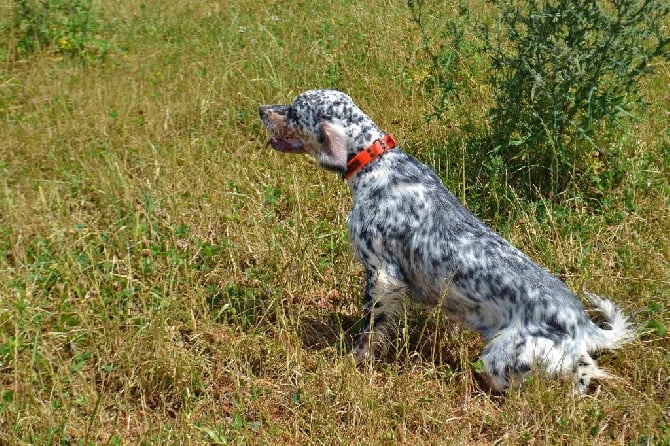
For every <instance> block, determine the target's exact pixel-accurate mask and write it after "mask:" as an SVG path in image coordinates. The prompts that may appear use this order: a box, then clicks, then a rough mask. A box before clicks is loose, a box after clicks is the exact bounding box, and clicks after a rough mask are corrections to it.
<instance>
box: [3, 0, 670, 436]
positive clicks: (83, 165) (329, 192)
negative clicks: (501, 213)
mask: <svg viewBox="0 0 670 446" xmlns="http://www.w3.org/2000/svg"><path fill="white" fill-rule="evenodd" d="M6 4H9V2H6ZM2 8H3V10H6V8H7V6H3V7H2ZM98 8H99V9H98V12H97V14H98V15H99V17H101V18H102V19H104V23H105V26H104V27H103V30H102V31H101V32H102V33H103V36H102V37H104V38H106V39H108V40H109V42H110V43H111V48H112V49H111V50H110V52H109V53H108V55H107V57H106V58H105V59H104V60H103V61H95V60H89V61H86V62H82V61H81V60H79V59H76V58H70V57H62V56H59V55H58V54H54V53H53V52H49V51H47V50H45V51H42V52H39V53H37V54H34V55H32V56H30V57H27V58H25V59H24V60H21V61H14V62H9V61H5V62H4V63H3V65H2V66H1V68H0V117H1V118H2V120H1V123H0V141H2V143H0V397H1V398H0V443H2V444H27V443H34V444H89V443H90V444H154V443H155V444H163V443H165V444H207V443H212V444H229V443H232V444H342V443H346V444H396V443H400V444H488V443H494V442H498V443H501V444H521V443H523V444H554V443H565V444H587V443H589V444H668V443H669V442H670V419H669V417H670V413H669V410H670V382H669V376H670V366H669V363H670V340H669V338H668V335H667V333H666V332H664V330H663V328H662V326H666V327H667V326H668V325H670V309H669V308H668V303H667V302H668V297H670V273H669V271H670V260H669V259H670V238H669V237H668V234H670V210H669V205H670V198H669V197H670V187H669V185H668V182H669V180H670V158H669V156H670V153H669V152H668V150H669V147H670V133H669V132H670V127H669V126H668V116H669V112H670V96H669V93H668V91H669V90H668V84H669V83H670V69H668V67H667V66H666V67H658V69H657V71H656V74H655V75H654V76H653V77H651V78H650V79H649V82H648V84H647V85H646V86H645V91H646V95H645V96H646V97H647V98H648V100H649V101H650V102H651V104H650V106H649V108H648V110H647V111H646V112H645V114H644V117H643V119H642V120H641V121H640V122H639V123H637V125H636V128H635V130H634V132H631V137H630V138H631V143H630V144H628V145H629V147H630V149H629V151H630V158H631V160H632V162H633V164H634V166H636V169H634V170H632V171H631V172H630V174H629V177H628V178H626V180H625V181H624V184H623V185H622V186H621V187H620V188H617V189H616V190H613V191H611V203H610V205H609V206H608V207H607V208H606V209H605V210H603V211H601V212H599V213H594V212H593V211H592V210H591V209H589V208H587V207H586V206H584V205H579V204H575V205H574V206H573V207H571V208H569V212H566V211H565V209H563V208H561V209H554V210H551V209H550V212H549V213H548V216H546V217H542V218H540V217H539V216H538V215H539V213H538V212H536V209H535V208H533V207H532V206H528V205H523V204H521V203H516V204H515V205H514V206H513V207H512V208H510V209H508V210H507V214H506V218H505V221H491V223H492V224H495V225H497V226H498V227H499V228H500V229H501V230H502V231H503V232H504V233H505V235H506V236H507V237H509V238H510V239H511V240H512V241H514V243H515V244H517V245H518V246H520V247H522V249H524V250H525V251H526V252H528V253H529V254H530V255H532V256H533V257H534V258H535V259H537V260H538V261H539V262H540V263H542V264H543V265H545V266H546V267H548V268H549V269H551V270H552V271H554V272H556V273H558V274H560V275H561V276H562V277H563V278H565V279H566V280H567V281H568V283H569V284H570V285H571V286H572V287H573V288H574V289H580V288H581V285H582V283H584V282H587V283H588V285H589V288H590V289H591V290H592V291H594V292H598V293H602V294H607V295H611V296H613V297H614V299H615V300H616V301H618V302H620V303H621V304H622V305H623V306H624V307H625V308H626V310H627V311H628V312H629V313H631V314H632V315H633V317H634V318H635V320H636V321H637V323H638V324H639V325H640V326H641V327H650V329H649V330H647V331H646V332H645V334H644V335H643V336H642V337H641V339H640V340H639V341H636V342H634V343H632V344H630V345H628V346H626V347H625V348H623V349H622V350H620V351H618V352H615V353H607V354H605V355H603V357H602V358H601V362H602V363H603V364H604V365H605V366H606V367H607V368H608V369H609V370H611V371H612V372H613V373H615V374H617V375H619V376H621V377H623V378H624V379H623V380H621V381H612V382H607V383H603V385H602V387H601V388H599V389H597V391H596V392H594V393H593V394H592V395H591V396H589V397H587V398H584V399H576V398H575V397H574V396H573V395H572V394H571V392H570V386H569V385H567V384H565V383H562V382H560V381H556V380H547V379H545V378H542V377H539V376H538V377H533V379H530V380H529V381H528V382H527V383H526V384H524V385H523V386H522V387H521V388H515V389H513V390H511V391H509V392H508V393H507V394H506V395H504V396H491V395H489V394H487V393H486V392H485V391H484V390H482V387H481V386H480V382H479V378H478V375H477V373H476V368H477V367H476V358H477V353H478V351H479V349H480V348H481V341H480V340H479V339H478V338H477V337H476V336H475V335H473V334H472V333H470V332H467V331H462V330H458V329H456V328H454V327H453V326H452V325H450V324H449V323H446V322H445V321H444V320H443V319H442V318H440V317H439V315H435V314H432V313H431V312H429V311H426V310H417V309H412V311H409V312H408V319H409V320H410V321H409V323H408V325H407V329H406V330H405V334H404V336H403V338H402V340H401V342H399V344H398V347H397V349H396V353H395V355H392V357H391V358H389V360H388V361H386V362H383V363H381V364H378V365H376V366H374V367H372V368H370V369H356V368H355V366H354V365H353V364H352V362H351V360H350V358H349V357H348V356H347V354H346V349H343V348H340V344H341V342H340V341H344V343H345V344H346V337H345V336H343V333H344V332H345V331H346V330H347V329H348V328H350V327H351V326H352V325H353V324H354V323H355V321H356V320H357V317H358V305H359V300H360V293H361V282H362V276H361V271H360V267H359V265H358V264H357V262H356V261H355V260H354V259H353V257H352V255H351V251H350V248H349V245H348V241H347V235H346V230H345V227H344V219H345V216H346V213H347V211H348V206H349V203H350V198H349V192H348V191H347V189H346V187H345V185H344V184H342V182H341V181H338V179H337V178H335V177H334V176H333V175H332V174H329V173H327V172H323V171H319V170H317V168H316V166H315V165H314V163H313V162H312V161H311V160H309V159H306V158H303V157H289V156H280V155H279V154H276V153H273V152H271V151H270V150H268V149H264V148H263V144H264V140H265V137H266V134H265V132H264V131H263V130H262V129H261V128H260V123H259V121H258V119H257V115H256V109H257V106H258V104H259V103H271V102H282V101H287V100H290V99H291V98H292V97H293V96H294V95H296V94H297V93H299V92H301V91H303V90H305V89H308V88H314V87H334V88H338V89H342V90H345V91H347V92H349V93H350V94H351V95H352V96H353V97H354V98H356V100H357V102H359V103H360V105H361V107H362V108H363V109H364V110H367V111H369V113H370V114H371V115H372V116H373V117H374V119H375V120H376V121H377V122H378V123H379V124H380V126H381V127H382V128H385V129H388V130H390V131H393V133H394V134H395V135H396V136H397V137H398V139H399V140H400V141H405V145H406V147H408V148H410V149H411V150H412V151H413V152H414V153H416V154H417V156H419V157H422V156H423V155H425V158H424V159H426V160H428V161H430V155H431V154H430V153H428V152H424V149H423V147H425V146H426V144H428V142H435V141H439V140H440V138H442V137H443V136H444V134H445V133H446V132H448V131H450V129H445V128H441V127H440V126H438V125H436V124H434V123H426V122H425V121H424V119H423V117H424V115H425V114H426V113H427V112H428V110H429V108H430V101H431V99H432V98H431V96H430V95H428V94H426V93H425V92H424V89H423V88H422V86H421V83H420V82H419V81H418V80H419V79H420V78H421V73H420V72H419V70H420V64H421V61H420V60H419V59H420V57H421V54H420V42H419V38H418V36H417V35H416V33H415V31H414V29H413V28H412V26H411V25H410V21H409V19H408V13H407V11H406V10H405V8H404V6H402V5H399V4H396V3H390V2H384V1H374V2H372V3H366V4H365V5H363V4H356V3H354V2H351V3H350V2H345V3H343V4H337V5H330V4H328V3H317V2H293V3H285V2H284V3H279V2H266V3H263V2H260V3H259V2H255V1H254V2H252V1H246V0H241V1H235V2H232V3H229V2H221V3H216V2H207V1H199V0H196V1H192V2H187V3H183V2H176V3H174V4H168V3H166V2H147V3H140V2H135V1H132V0H123V1H120V2H113V3H105V4H99V5H98ZM449 13H450V11H449V10H448V9H446V10H445V14H449ZM11 44H12V43H11V41H10V43H9V45H11ZM472 107H473V109H474V108H476V107H480V105H478V104H474V103H473V105H472ZM454 126H455V127H458V123H455V124H454ZM633 139H634V141H633ZM447 159H448V160H449V163H450V164H449V165H448V166H439V167H441V168H443V170H442V172H443V174H444V177H445V181H446V182H447V184H449V186H450V187H451V188H452V189H453V190H454V191H455V192H457V193H458V194H461V193H465V195H466V196H467V191H468V187H470V184H468V182H467V181H468V180H467V179H465V180H463V179H462V177H461V176H460V174H459V173H458V172H459V170H458V169H457V168H455V169H453V171H452V170H450V169H446V168H445V167H447V168H448V167H449V166H451V165H458V163H459V160H460V156H459V154H448V155H447Z"/></svg>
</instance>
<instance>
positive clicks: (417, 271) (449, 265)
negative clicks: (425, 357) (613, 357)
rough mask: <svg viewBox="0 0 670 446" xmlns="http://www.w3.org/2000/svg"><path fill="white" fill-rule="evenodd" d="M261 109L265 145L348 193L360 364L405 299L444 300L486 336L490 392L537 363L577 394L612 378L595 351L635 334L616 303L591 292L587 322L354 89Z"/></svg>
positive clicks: (569, 297) (448, 309)
mask: <svg viewBox="0 0 670 446" xmlns="http://www.w3.org/2000/svg"><path fill="white" fill-rule="evenodd" d="M259 113H260V117H261V120H262V121H263V125H264V126H265V127H266V128H267V130H268V131H269V132H270V133H271V137H270V139H269V141H268V144H269V145H270V146H272V147H273V148H274V149H276V150H278V151H279V152H285V153H306V154H309V155H312V156H313V157H315V158H316V159H317V161H318V164H319V165H320V166H321V167H324V168H326V169H329V170H331V171H334V172H337V173H338V174H340V175H341V176H342V177H343V178H344V179H345V180H346V181H347V183H348V185H349V188H350V189H351V193H352V197H353V205H352V209H351V213H350V214H349V218H348V223H347V224H348V228H349V234H350V237H351V241H352V243H353V245H354V249H355V252H356V254H357V255H358V257H359V258H360V260H361V262H362V264H363V268H364V270H365V277H366V282H365V296H364V318H363V325H362V329H361V331H360V333H359V334H358V336H357V340H356V342H355V345H354V350H353V354H354V357H355V358H356V360H357V361H361V360H364V359H366V358H369V357H372V352H373V351H374V348H380V347H383V345H384V343H385V341H387V340H388V338H389V337H390V336H391V335H392V333H393V330H392V327H393V325H394V313H396V311H397V309H398V306H399V305H398V304H399V302H400V300H401V299H402V298H405V297H409V298H411V299H414V300H416V301H418V302H421V303H424V304H427V305H433V306H435V305H441V306H442V308H443V310H444V312H445V313H446V314H447V315H449V316H450V317H452V318H454V319H456V320H458V321H461V322H463V323H465V324H466V325H467V326H468V327H470V328H471V329H472V330H475V331H477V332H478V333H479V334H481V336H483V337H484V338H485V339H486V341H487V344H486V346H485V347H484V349H483V351H482V353H481V360H482V363H483V366H484V371H485V373H486V374H487V376H488V378H489V379H488V381H489V383H490V386H491V389H492V390H494V391H502V390H503V389H505V388H506V387H508V385H509V383H510V379H511V378H513V377H518V376H523V375H525V374H527V373H528V372H530V370H531V369H532V368H534V367H540V368H541V370H543V371H545V372H547V373H548V374H550V375H568V376H574V378H575V385H576V390H577V391H578V392H580V393H582V394H583V393H585V392H586V390H587V388H588V386H589V383H590V380H591V378H599V377H600V378H602V377H608V376H609V375H608V374H607V373H606V372H604V371H603V370H601V369H599V368H598V366H597V365H596V363H595V361H594V360H593V359H592V358H591V356H590V353H591V352H595V351H598V350H602V349H614V348H617V347H619V346H621V345H622V344H623V343H625V342H627V341H629V340H631V339H632V338H633V329H632V326H631V324H630V323H629V321H628V320H627V319H626V317H625V316H624V315H623V314H622V312H621V311H620V309H619V308H617V307H616V306H615V305H614V304H613V303H612V302H610V301H608V300H606V299H602V298H599V297H597V296H595V295H591V294H588V295H586V296H585V297H586V299H587V300H588V301H589V302H590V304H591V305H593V306H595V307H596V308H597V309H599V311H600V312H601V313H602V315H603V316H604V319H605V320H606V324H607V325H608V327H606V328H601V327H600V326H598V325H597V324H596V323H594V322H593V321H592V320H591V319H590V318H589V317H588V316H587V314H586V313H585V311H584V308H583V307H582V305H581V303H580V301H579V300H578V299H577V298H576V297H575V295H574V294H573V293H572V292H570V290H569V289H568V287H567V286H566V285H565V284H564V283H563V282H562V281H561V280H559V279H558V278H557V277H555V276H553V275H552V274H550V273H549V272H547V271H546V270H544V269H543V268H542V267H540V266H539V265H538V264H537V263H535V262H533V261H532V260H531V259H530V258H529V257H528V256H526V255H525V254H523V253H522V252H521V251H519V250H518V249H517V248H515V247H514V246H512V245H511V244H510V243H509V242H507V241H506V240H504V239H503V238H502V237H500V236H499V235H497V234H496V233H494V232H493V231H492V230H491V229H489V228H488V227H487V226H486V225H485V224H484V223H483V222H481V221H480V220H478V219H477V218H476V217H475V216H474V215H472V214H471V213H470V212H469V211H468V210H467V209H466V208H465V207H464V206H463V205H461V203H460V202H459V201H458V200H457V199H456V197H454V195H452V194H451V193H450V192H449V191H448V190H447V189H446V188H445V187H444V186H443V185H442V183H441V181H440V179H439V178H438V177H437V175H436V174H435V173H434V172H433V171H432V170H431V169H430V168H429V167H427V166H426V165H424V164H422V163H421V162H419V161H417V160H416V159H415V158H414V157H412V156H410V155H408V154H407V153H405V152H404V151H402V150H401V149H399V148H397V147H395V140H394V139H393V137H392V136H391V135H389V134H386V133H384V132H383V131H382V130H381V129H380V128H379V127H377V125H375V124H374V123H373V122H372V120H371V119H370V118H369V117H368V116H367V115H366V114H365V113H363V112H362V111H361V110H360V109H359V108H358V107H357V106H356V105H355V104H354V102H353V101H352V99H351V98H350V97H349V96H347V95H346V94H344V93H341V92H338V91H332V90H311V91H307V92H305V93H303V94H301V95H299V96H298V97H297V98H296V99H295V100H294V102H293V103H292V104H291V105H265V106H261V107H260V109H259ZM373 347H374V348H373Z"/></svg>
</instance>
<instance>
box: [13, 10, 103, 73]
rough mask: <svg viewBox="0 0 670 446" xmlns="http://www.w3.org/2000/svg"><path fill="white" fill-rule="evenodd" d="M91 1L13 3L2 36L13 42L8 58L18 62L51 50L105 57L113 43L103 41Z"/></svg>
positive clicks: (61, 52) (76, 54)
mask: <svg viewBox="0 0 670 446" xmlns="http://www.w3.org/2000/svg"><path fill="white" fill-rule="evenodd" d="M99 27H100V26H99V22H98V21H97V20H96V19H95V16H94V13H93V8H92V5H91V0H41V1H36V0H13V2H12V3H11V19H10V21H9V23H8V24H6V25H5V26H3V30H2V31H3V32H2V34H3V35H4V36H6V37H8V38H7V41H8V42H10V45H9V47H8V48H6V53H5V58H7V59H10V60H14V59H18V58H21V57H25V56H26V55H28V54H31V53H34V52H36V51H40V50H42V49H49V50H52V51H55V52H57V53H60V54H69V55H75V56H87V57H91V56H93V57H102V56H104V54H105V52H106V51H107V50H108V49H109V43H108V42H107V41H106V40H105V39H103V38H101V37H99V36H98V35H97V34H96V32H97V31H99Z"/></svg>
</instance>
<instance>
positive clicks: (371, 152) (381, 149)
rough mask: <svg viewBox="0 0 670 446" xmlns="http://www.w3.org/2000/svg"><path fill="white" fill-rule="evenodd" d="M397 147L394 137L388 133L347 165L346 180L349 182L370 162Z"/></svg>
mask: <svg viewBox="0 0 670 446" xmlns="http://www.w3.org/2000/svg"><path fill="white" fill-rule="evenodd" d="M395 146H396V141H395V138H394V137H393V135H391V134H390V133H387V134H386V135H384V136H382V137H381V138H379V139H378V140H376V141H375V142H373V143H372V144H371V145H370V147H368V148H367V149H365V150H362V151H360V152H358V153H357V154H356V156H355V157H353V158H352V159H351V160H349V162H348V163H347V173H345V174H344V179H345V180H348V179H349V178H351V176H352V175H353V174H355V173H356V172H358V171H359V170H360V169H362V168H363V167H365V166H366V165H367V164H368V163H369V162H370V161H372V160H373V159H375V158H377V157H378V156H380V155H382V154H383V153H386V152H388V151H389V150H391V149H392V148H394V147H395Z"/></svg>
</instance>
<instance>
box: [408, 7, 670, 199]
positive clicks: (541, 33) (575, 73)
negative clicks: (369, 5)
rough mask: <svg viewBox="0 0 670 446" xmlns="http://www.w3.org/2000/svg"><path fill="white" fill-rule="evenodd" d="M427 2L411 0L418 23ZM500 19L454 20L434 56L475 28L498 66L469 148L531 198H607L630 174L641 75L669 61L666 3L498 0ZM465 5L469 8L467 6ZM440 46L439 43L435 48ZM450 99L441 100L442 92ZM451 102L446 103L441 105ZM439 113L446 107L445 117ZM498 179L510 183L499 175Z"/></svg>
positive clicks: (446, 88)
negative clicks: (630, 131)
mask: <svg viewBox="0 0 670 446" xmlns="http://www.w3.org/2000/svg"><path fill="white" fill-rule="evenodd" d="M424 3H425V2H423V1H410V2H408V5H409V7H410V9H411V10H412V11H413V13H414V14H413V17H414V21H415V22H416V23H417V24H419V27H420V28H421V29H422V32H423V33H424V35H425V33H426V32H427V28H426V27H425V26H422V22H421V21H420V20H418V19H417V17H420V14H421V10H422V8H423V7H425V5H424ZM488 5H489V6H490V7H492V8H493V10H492V14H493V15H494V16H495V17H496V18H495V19H494V20H493V21H492V22H491V23H490V24H486V23H481V22H480V23H476V22H474V21H473V20H472V19H471V17H470V15H469V14H459V16H458V18H457V20H459V22H458V23H457V25H456V26H455V25H454V22H453V19H451V20H446V21H445V23H446V24H445V25H444V28H443V30H445V35H446V36H447V37H446V39H444V41H443V45H441V46H436V47H437V48H438V50H437V53H438V54H435V53H429V58H430V59H431V60H440V59H444V58H445V57H448V56H449V55H450V54H453V52H454V48H456V49H458V48H459V47H463V43H458V44H457V45H458V46H455V44H454V42H457V41H459V40H460V38H461V36H462V35H463V31H462V29H464V28H467V29H470V30H472V32H473V34H474V35H475V40H477V41H478V42H479V43H480V45H481V53H482V54H484V55H485V56H486V58H487V60H488V63H489V69H488V71H487V74H486V79H485V82H486V84H487V85H488V86H489V87H490V89H491V90H490V91H491V94H492V104H491V106H490V108H489V112H488V120H487V123H488V126H487V128H484V129H481V130H483V133H484V134H485V137H484V138H482V135H481V134H479V135H475V137H474V138H475V139H474V140H470V141H469V142H468V145H469V146H471V147H476V148H477V149H478V152H479V153H480V154H481V155H482V159H481V161H482V164H481V165H482V166H483V167H484V170H485V171H486V172H487V175H489V176H497V177H500V176H503V175H504V177H505V178H504V183H505V184H509V185H511V186H513V187H514V188H515V189H516V191H517V193H519V194H520V195H522V196H524V197H528V198H532V199H537V198H540V197H544V198H546V197H552V196H554V197H560V196H562V195H565V194H566V192H567V193H568V194H567V195H568V196H573V195H587V196H591V197H594V196H598V195H599V194H601V193H602V192H604V191H605V190H607V189H608V188H610V187H613V186H615V185H616V184H617V183H618V182H619V181H620V180H621V178H622V176H623V175H624V174H625V172H626V166H627V163H626V158H625V156H624V155H623V153H622V151H621V150H620V149H621V145H620V144H619V143H618V140H619V138H620V136H621V135H622V132H624V131H625V130H626V127H627V125H628V124H629V123H630V120H631V119H630V118H631V117H632V113H633V112H634V110H635V109H636V107H638V106H641V105H643V101H642V98H641V97H640V95H639V94H638V86H639V82H640V79H641V78H642V77H643V76H644V75H646V74H647V73H649V71H650V70H651V69H652V67H653V63H654V61H655V60H658V59H659V58H660V59H664V60H668V59H670V53H669V50H670V35H668V34H667V31H665V29H664V28H663V26H662V25H663V24H664V23H665V22H664V21H665V20H666V18H667V17H668V14H669V13H670V6H669V5H668V4H667V3H666V2H664V1H662V0H607V1H596V0H576V1H573V0H491V1H490V2H489V3H488ZM462 8H463V6H461V8H460V9H462ZM434 47H435V46H434ZM432 70H434V71H437V72H440V73H439V76H438V77H437V79H438V91H440V92H441V95H442V96H444V94H445V92H448V93H449V95H450V97H453V96H455V94H454V93H453V90H454V84H453V82H450V77H453V74H451V73H453V70H454V68H453V67H452V66H450V65H445V64H442V65H439V64H433V65H432ZM442 96H441V97H442ZM444 107H445V102H444V101H443V100H441V101H439V103H438V105H436V109H437V110H438V111H440V110H442V109H444ZM435 116H436V117H437V118H438V119H440V117H441V116H442V113H436V115H435ZM497 182H499V183H502V182H501V181H500V180H497Z"/></svg>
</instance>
